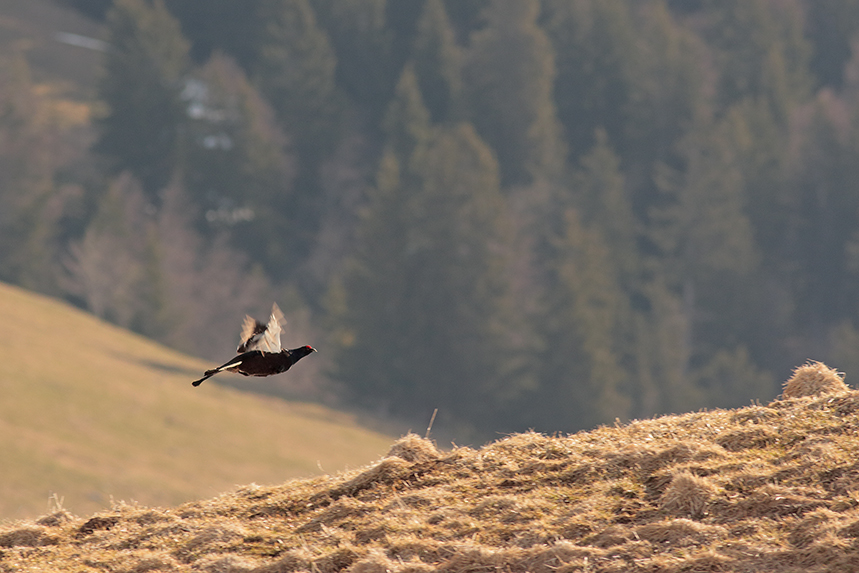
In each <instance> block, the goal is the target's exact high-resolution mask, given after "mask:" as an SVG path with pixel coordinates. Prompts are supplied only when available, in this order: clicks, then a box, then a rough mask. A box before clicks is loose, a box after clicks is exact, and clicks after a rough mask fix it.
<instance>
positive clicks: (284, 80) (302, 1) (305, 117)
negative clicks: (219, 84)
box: [252, 0, 340, 168]
mask: <svg viewBox="0 0 859 573" xmlns="http://www.w3.org/2000/svg"><path fill="white" fill-rule="evenodd" d="M257 18H258V19H259V20H260V21H262V22H264V26H263V31H262V34H261V36H262V37H261V38H260V39H259V40H258V58H257V61H256V64H255V66H254V69H253V73H252V75H253V77H254V78H255V83H256V84H257V85H258V86H259V87H260V89H261V91H262V92H263V94H265V96H266V99H267V100H268V101H269V102H271V104H272V106H273V107H274V109H275V111H276V112H277V116H278V119H279V120H280V122H281V123H282V125H283V128H284V130H285V131H286V133H287V134H288V135H289V136H290V137H291V138H292V139H293V141H294V143H295V145H296V148H297V150H298V152H299V155H300V156H301V157H302V159H303V160H304V161H305V162H309V163H310V164H311V165H310V168H313V167H315V165H316V162H318V160H319V156H320V154H322V153H324V152H325V151H327V150H330V148H331V146H332V145H333V142H334V141H335V139H336V134H337V123H338V120H339V113H340V102H339V101H338V92H337V86H336V84H335V71H336V68H337V58H336V56H335V54H334V50H333V48H332V46H331V43H330V41H329V39H328V36H327V34H326V33H325V31H324V30H322V29H321V28H320V27H319V25H318V23H317V19H316V15H315V13H314V12H313V10H312V9H311V7H310V3H309V2H308V1H307V0H262V1H261V2H260V4H259V8H258V11H257Z"/></svg>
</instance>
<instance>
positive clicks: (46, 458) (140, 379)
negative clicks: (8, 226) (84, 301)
mask: <svg viewBox="0 0 859 573" xmlns="http://www.w3.org/2000/svg"><path fill="white" fill-rule="evenodd" d="M237 326H238V325H237ZM232 350H233V349H232V348H231V349H229V351H232ZM210 367H211V363H207V362H204V361H202V360H200V359H196V358H192V357H189V356H186V355H183V354H181V353H179V352H177V351H174V350H171V349H169V348H166V347H164V346H162V345H160V344H158V343H156V342H153V341H152V340H149V339H146V338H144V337H142V336H139V335H136V334H134V333H131V332H128V331H126V330H123V329H121V328H120V327H117V326H114V325H111V324H108V323H105V322H104V321H101V320H99V319H98V318H96V317H94V316H92V315H90V314H87V313H85V312H83V311H81V310H79V309H77V308H74V307H72V306H70V305H68V304H66V303H64V302H62V301H60V300H56V299H52V298H50V297H47V296H43V295H38V294H34V293H32V292H29V291H26V290H24V289H21V288H17V287H13V286H11V285H8V284H5V283H0V394H2V396H3V399H2V400H0V475H2V479H0V519H10V518H23V517H32V516H35V515H39V514H40V513H42V512H44V511H45V508H46V502H47V500H48V499H49V497H50V496H51V495H52V494H56V495H57V496H58V497H59V498H64V499H65V503H66V504H67V507H69V508H70V509H71V510H73V511H75V512H80V513H82V514H86V513H91V512H93V511H97V510H99V509H102V508H104V507H106V506H107V507H109V504H110V501H109V500H110V498H111V497H113V498H115V499H126V500H131V499H135V500H138V501H139V502H141V503H144V504H148V505H164V506H168V505H177V504H179V503H182V502H184V501H189V500H192V499H205V498H208V497H211V496H212V495H215V494H216V493H218V492H221V491H223V490H224V489H226V488H230V487H233V486H234V485H235V484H237V483H248V482H250V481H257V482H260V483H268V484H274V483H281V482H282V481H283V480H284V479H287V478H296V477H309V476H312V475H318V474H320V473H325V472H330V471H334V470H338V469H342V468H347V467H356V466H359V465H363V464H366V463H367V462H369V461H371V460H373V459H376V458H378V456H379V455H381V454H382V453H384V452H385V451H386V449H387V448H388V446H389V445H390V442H391V439H392V438H391V437H390V436H386V435H382V434H381V433H377V432H373V431H371V430H368V429H365V428H363V427H361V426H360V425H359V424H358V423H357V422H356V418H355V416H353V415H350V414H348V413H345V412H339V411H335V410H332V409H330V408H326V407H324V406H322V405H318V404H313V403H306V402H295V401H286V400H282V399H279V398H272V397H262V396H259V395H255V394H252V393H250V392H242V391H240V390H237V389H233V388H229V387H225V386H224V385H222V384H219V383H215V384H212V385H210V386H207V387H205V388H193V387H192V386H191V380H193V379H194V378H196V377H198V376H199V375H200V374H201V373H202V372H203V370H205V369H206V368H210ZM235 378H240V377H238V376H235ZM239 385H240V384H236V386H239Z"/></svg>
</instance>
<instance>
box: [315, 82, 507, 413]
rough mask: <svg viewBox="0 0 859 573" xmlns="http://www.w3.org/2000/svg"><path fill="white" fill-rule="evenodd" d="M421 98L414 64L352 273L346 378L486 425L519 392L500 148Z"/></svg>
mask: <svg viewBox="0 0 859 573" xmlns="http://www.w3.org/2000/svg"><path fill="white" fill-rule="evenodd" d="M421 101H422V99H421V97H420V92H419V90H418V89H417V83H416V81H415V79H414V75H413V74H412V73H411V72H410V71H409V70H408V69H407V70H406V72H405V73H404V74H403V78H402V79H401V81H400V82H399V86H398V88H397V97H396V99H395V100H394V102H393V103H392V104H391V106H390V109H389V112H388V114H387V116H386V122H385V123H386V132H387V133H388V134H389V136H390V137H391V140H390V143H389V145H388V146H386V151H385V152H384V154H383V157H382V160H381V163H380V168H379V172H378V176H377V181H376V185H375V186H374V188H373V189H372V190H371V193H370V197H369V204H368V205H367V208H366V210H365V211H364V213H363V215H362V218H361V222H360V224H359V229H358V237H357V243H356V246H355V253H354V255H353V257H352V258H351V259H350V260H349V261H348V262H347V270H346V273H345V275H344V276H343V278H342V283H341V284H342V289H343V290H342V297H341V298H340V303H339V305H340V310H339V312H338V314H337V317H336V320H335V322H336V324H337V325H338V326H337V335H336V336H337V341H338V346H339V351H338V352H337V360H336V370H337V376H338V378H339V379H341V380H342V381H344V382H345V383H346V384H348V385H349V386H350V388H351V389H352V390H353V391H354V393H355V395H356V396H358V397H360V399H362V400H364V401H365V403H366V404H368V405H369V404H374V405H376V406H379V405H382V407H386V408H387V409H388V411H389V412H392V413H395V414H399V415H405V416H420V417H425V416H426V415H428V414H431V413H432V409H433V408H435V407H439V408H440V412H441V413H440V416H442V418H443V419H447V420H450V421H457V422H458V423H461V424H463V425H466V426H470V427H471V428H472V429H474V428H475V427H483V428H487V427H489V425H490V424H492V423H498V420H497V419H494V416H495V415H497V413H498V411H499V409H500V408H503V407H505V406H509V401H510V400H511V399H512V397H513V396H514V395H516V393H517V392H518V391H519V390H520V389H521V388H519V387H517V383H518V382H520V381H521V380H520V379H519V378H517V376H518V375H519V374H521V373H520V372H518V371H517V368H519V367H521V363H520V362H519V360H520V357H519V356H518V355H517V352H516V349H515V346H514V343H513V333H514V332H515V329H516V325H514V324H512V323H513V322H514V320H515V316H516V314H517V313H516V310H515V308H513V305H512V298H511V294H512V293H511V291H510V287H509V280H508V277H507V272H508V270H509V268H508V266H509V258H508V257H509V256H510V252H511V251H510V249H511V241H512V237H511V232H512V228H511V227H510V226H509V220H508V219H507V216H508V215H507V211H506V207H505V202H504V199H503V197H502V195H501V193H500V189H499V181H498V166H497V163H496V162H495V159H494V158H493V155H492V153H491V151H490V150H489V149H488V147H487V146H486V145H485V144H484V143H483V142H482V141H481V140H480V138H479V137H478V136H477V134H476V133H475V131H474V129H473V128H471V126H469V125H467V124H462V125H458V126H453V127H436V128H430V126H429V123H428V117H429V114H428V112H427V110H426V109H425V108H424V107H423V105H422V103H421ZM404 140H405V141H407V142H408V144H407V145H406V148H410V149H412V151H411V154H410V156H409V157H404V156H403V154H402V153H401V151H402V149H401V147H398V148H395V146H394V143H400V142H402V141H404ZM336 298H337V297H332V299H336ZM518 326H521V325H518ZM427 409H428V410H427ZM474 410H479V411H480V414H475V412H474Z"/></svg>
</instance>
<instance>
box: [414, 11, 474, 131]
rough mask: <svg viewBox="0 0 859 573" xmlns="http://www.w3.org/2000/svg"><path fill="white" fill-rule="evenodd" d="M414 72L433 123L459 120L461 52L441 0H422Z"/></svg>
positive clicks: (460, 110) (460, 112) (460, 106)
mask: <svg viewBox="0 0 859 573" xmlns="http://www.w3.org/2000/svg"><path fill="white" fill-rule="evenodd" d="M413 58H414V62H415V72H416V73H417V76H418V83H419V84H420V88H421V93H422V94H423V95H424V97H425V98H426V105H427V108H428V109H429V110H430V115H431V116H432V119H433V122H434V123H441V122H444V121H451V120H456V119H461V115H462V103H463V102H462V51H461V50H460V48H459V46H458V45H457V43H456V37H455V34H454V32H453V29H452V28H451V25H450V21H449V20H448V17H447V13H446V12H445V9H444V3H443V2H442V1H441V0H426V2H425V3H424V8H423V12H422V13H421V17H420V19H419V20H418V24H417V34H416V37H415V40H414V54H413Z"/></svg>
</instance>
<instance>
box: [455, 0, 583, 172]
mask: <svg viewBox="0 0 859 573" xmlns="http://www.w3.org/2000/svg"><path fill="white" fill-rule="evenodd" d="M538 13H539V2H537V0H521V1H516V2H512V1H510V0H493V1H492V2H490V3H489V5H488V6H487V9H486V11H485V15H486V19H487V25H486V27H485V28H483V29H482V30H479V31H477V32H475V33H474V34H473V35H472V37H471V45H470V50H469V52H468V55H467V58H466V71H465V75H464V77H465V78H467V81H466V93H467V99H468V105H469V114H470V117H472V118H473V123H474V125H475V127H476V128H477V131H478V133H479V134H480V135H481V137H482V138H483V139H484V140H486V141H487V143H489V145H491V146H492V148H493V149H494V150H495V152H496V154H497V156H498V162H499V165H500V167H501V176H502V183H503V184H504V185H512V184H527V183H530V182H532V181H534V180H535V179H540V178H547V179H553V178H556V177H558V176H559V175H560V174H561V172H562V170H563V165H564V160H565V157H566V151H565V149H564V145H563V141H562V137H561V128H560V124H559V122H558V119H557V114H556V109H555V103H554V100H553V87H554V80H555V63H554V55H553V53H552V46H551V44H550V43H549V40H548V38H547V37H546V35H545V34H544V33H543V31H542V30H541V29H540V27H539V26H538V25H537V16H538Z"/></svg>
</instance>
